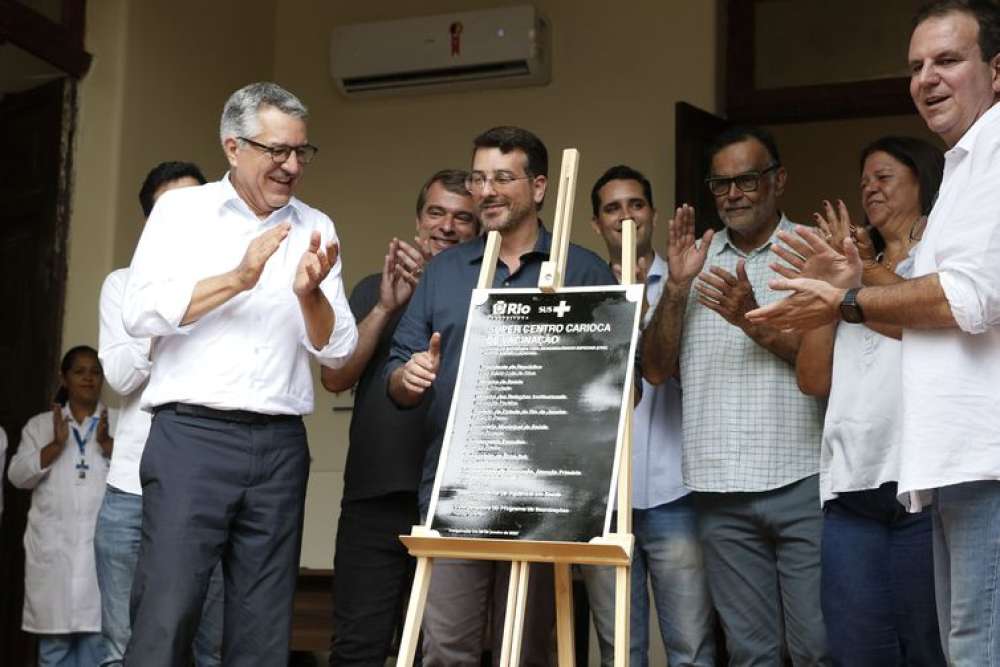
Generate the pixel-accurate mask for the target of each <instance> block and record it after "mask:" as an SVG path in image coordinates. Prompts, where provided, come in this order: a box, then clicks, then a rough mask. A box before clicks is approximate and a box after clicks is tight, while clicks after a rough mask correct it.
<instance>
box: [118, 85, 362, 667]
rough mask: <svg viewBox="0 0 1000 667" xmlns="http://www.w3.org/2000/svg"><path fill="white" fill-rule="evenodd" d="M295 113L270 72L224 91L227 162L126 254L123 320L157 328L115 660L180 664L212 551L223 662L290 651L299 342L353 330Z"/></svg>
mask: <svg viewBox="0 0 1000 667" xmlns="http://www.w3.org/2000/svg"><path fill="white" fill-rule="evenodd" d="M307 113H308V112H307V111H306V108H305V106H304V105H303V104H302V102H301V101H299V99H298V98H296V97H295V96H294V95H292V94H291V93H290V92H288V91H287V90H285V89H283V88H281V87H280V86H278V85H276V84H273V83H255V84H251V85H249V86H246V87H244V88H241V89H240V90H237V91H236V92H235V93H233V94H232V95H231V96H230V98H229V100H228V101H227V102H226V105H225V108H224V110H223V113H222V120H221V127H220V139H221V142H222V148H223V150H224V152H225V155H226V159H227V160H228V162H229V167H230V169H229V172H228V173H227V174H226V175H225V176H224V177H223V178H222V180H220V181H217V182H214V183H209V184H207V185H203V186H201V187H197V188H184V189H180V190H173V191H171V192H168V193H166V194H165V195H164V196H163V197H161V199H160V200H159V201H158V202H157V205H156V207H155V208H154V210H153V213H152V215H151V216H150V218H149V222H147V224H146V227H145V230H144V231H143V234H142V238H141V239H140V240H139V245H138V247H137V248H136V252H135V257H134V258H133V260H132V265H131V267H130V271H131V273H130V275H129V280H128V285H127V287H126V289H125V298H124V308H123V320H124V323H125V329H126V330H127V331H128V333H129V334H130V335H132V336H136V337H141V336H146V337H151V338H152V339H153V343H152V349H153V354H152V360H153V367H152V371H151V374H150V378H149V384H148V385H147V387H146V390H145V391H144V392H143V395H142V399H141V406H142V407H143V408H144V409H148V410H152V411H153V413H154V418H153V424H152V428H151V430H150V434H149V439H148V441H147V442H146V448H145V450H144V452H143V456H142V463H141V465H140V479H141V481H142V492H143V514H142V544H141V546H140V550H139V561H138V565H137V567H136V575H135V580H134V582H133V585H132V605H131V606H132V620H133V624H132V638H131V641H130V642H129V645H128V649H127V651H126V654H125V664H132V665H143V667H146V666H151V667H156V666H158V665H163V666H176V665H184V664H187V661H188V659H189V657H190V649H191V641H192V639H193V637H194V631H195V628H196V626H197V622H198V616H199V612H200V609H201V604H202V600H203V598H204V596H205V591H206V589H207V587H208V581H209V578H210V576H211V572H212V569H213V568H214V567H215V565H216V564H217V563H218V562H219V561H220V559H221V560H222V562H223V564H224V572H225V589H226V594H225V611H224V632H223V647H222V656H223V662H224V664H241V665H243V664H246V665H278V664H284V663H285V662H287V659H288V646H289V639H290V635H291V612H292V598H293V595H294V592H295V583H296V578H297V573H298V563H299V550H300V546H301V539H302V518H303V507H304V503H305V491H306V481H307V478H308V473H309V450H308V445H307V443H306V432H305V427H304V425H303V423H302V419H301V415H303V414H306V413H309V412H311V411H312V409H313V390H312V375H311V372H310V369H309V358H310V357H315V358H316V359H317V360H318V361H319V362H320V363H321V364H323V365H326V366H330V367H337V366H339V365H341V364H343V363H344V362H345V361H346V360H347V359H348V358H349V357H350V355H351V353H352V352H353V350H354V347H355V345H356V343H357V328H356V327H355V324H354V318H353V316H352V315H351V310H350V308H349V306H348V304H347V299H346V297H345V295H344V288H343V284H342V282H341V263H340V261H339V257H338V254H339V246H338V244H337V236H336V232H335V230H334V227H333V223H332V222H331V220H330V219H329V218H328V217H327V216H326V215H324V214H323V213H321V212H320V211H318V210H316V209H314V208H312V207H310V206H308V205H306V204H304V203H303V202H301V201H300V200H298V199H297V198H295V197H294V195H293V192H294V189H295V186H296V184H297V183H298V181H299V179H300V178H301V177H302V174H303V172H304V169H305V166H306V165H307V164H308V163H309V162H310V161H311V160H312V158H313V157H314V156H315V154H316V151H317V149H316V147H315V146H313V145H311V144H310V143H309V142H308V139H307V136H306V117H307Z"/></svg>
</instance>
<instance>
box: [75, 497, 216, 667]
mask: <svg viewBox="0 0 1000 667" xmlns="http://www.w3.org/2000/svg"><path fill="white" fill-rule="evenodd" d="M141 539H142V496H140V495H136V494H133V493H125V492H124V491H121V490H119V489H116V488H115V487H113V486H108V488H107V490H106V492H105V493H104V502H103V503H102V504H101V510H100V512H98V514H97V527H96V530H95V533H94V550H95V552H96V557H97V584H98V586H99V587H100V589H101V630H102V634H103V636H104V644H105V649H106V657H105V661H104V662H102V663H100V664H101V665H121V664H122V656H123V655H124V653H125V647H126V646H127V645H128V640H129V637H130V636H131V634H132V626H131V623H130V622H129V595H130V594H131V591H132V577H133V576H134V575H135V564H136V561H137V560H138V559H139V542H140V540H141ZM222 589H223V586H222V567H221V565H219V566H216V568H215V571H214V572H213V573H212V579H211V583H210V584H209V588H208V595H207V596H206V598H205V605H204V607H203V608H202V612H201V622H200V624H199V626H198V633H197V634H196V635H195V639H194V646H193V648H194V657H195V664H196V665H198V667H211V666H215V665H220V664H221V649H222V603H223V590H222ZM94 664H97V663H94Z"/></svg>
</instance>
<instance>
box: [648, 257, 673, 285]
mask: <svg viewBox="0 0 1000 667" xmlns="http://www.w3.org/2000/svg"><path fill="white" fill-rule="evenodd" d="M667 270H668V269H667V260H665V259H663V258H662V257H660V253H658V252H654V253H653V265H652V266H650V267H649V271H648V272H647V273H646V283H647V284H653V283H658V282H660V281H661V280H663V277H664V276H666V275H667Z"/></svg>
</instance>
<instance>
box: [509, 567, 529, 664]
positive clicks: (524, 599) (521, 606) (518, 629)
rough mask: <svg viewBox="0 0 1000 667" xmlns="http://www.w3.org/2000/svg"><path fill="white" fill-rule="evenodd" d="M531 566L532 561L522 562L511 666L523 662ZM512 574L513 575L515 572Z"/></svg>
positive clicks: (511, 648)
mask: <svg viewBox="0 0 1000 667" xmlns="http://www.w3.org/2000/svg"><path fill="white" fill-rule="evenodd" d="M530 566H531V563H521V576H520V577H519V579H520V581H519V582H518V584H517V608H516V609H515V610H514V635H513V637H512V638H511V642H510V667H518V665H520V664H521V645H522V644H523V643H524V610H525V608H526V607H527V603H528V575H529V574H530V573H531V568H530ZM511 576H512V577H513V574H511ZM508 620H509V619H508ZM505 625H506V624H505Z"/></svg>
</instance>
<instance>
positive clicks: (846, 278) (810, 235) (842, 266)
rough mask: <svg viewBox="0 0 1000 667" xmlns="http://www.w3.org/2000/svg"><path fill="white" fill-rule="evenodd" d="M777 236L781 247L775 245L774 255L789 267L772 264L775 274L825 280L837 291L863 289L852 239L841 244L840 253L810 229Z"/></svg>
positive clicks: (856, 251) (792, 277)
mask: <svg viewBox="0 0 1000 667" xmlns="http://www.w3.org/2000/svg"><path fill="white" fill-rule="evenodd" d="M777 236H778V239H780V240H781V244H778V243H775V244H774V245H772V246H771V251H772V252H773V253H774V254H775V255H777V256H778V257H780V258H781V259H783V260H785V262H787V264H788V265H787V266H785V265H783V264H780V263H774V264H772V265H771V268H772V269H774V271H775V273H777V274H779V275H781V276H783V277H785V278H789V279H794V278H811V279H815V280H823V281H826V282H828V283H830V284H831V285H834V286H836V287H843V288H848V287H860V286H861V258H860V257H859V256H858V250H857V247H856V246H855V245H854V241H853V239H852V238H850V236H849V235H848V236H846V237H844V238H843V239H842V240H841V248H840V249H839V250H838V249H837V248H834V247H833V246H831V245H830V244H829V243H827V242H826V241H825V240H824V239H822V238H820V236H819V234H817V233H816V231H815V230H812V229H809V228H808V227H802V226H797V227H796V228H795V233H794V234H792V233H789V232H778V234H777Z"/></svg>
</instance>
